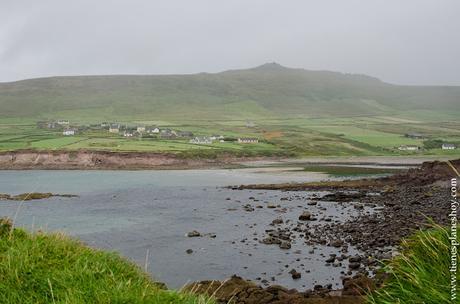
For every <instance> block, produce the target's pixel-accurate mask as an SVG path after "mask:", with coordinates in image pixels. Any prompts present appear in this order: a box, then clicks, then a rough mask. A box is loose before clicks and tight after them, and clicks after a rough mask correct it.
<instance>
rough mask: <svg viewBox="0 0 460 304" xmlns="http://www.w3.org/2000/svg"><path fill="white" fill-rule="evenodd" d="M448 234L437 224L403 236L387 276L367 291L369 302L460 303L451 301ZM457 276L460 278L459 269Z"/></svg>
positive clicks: (388, 266)
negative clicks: (408, 235) (407, 236)
mask: <svg viewBox="0 0 460 304" xmlns="http://www.w3.org/2000/svg"><path fill="white" fill-rule="evenodd" d="M449 235H450V234H449V231H448V230H447V229H446V228H443V227H440V226H434V227H433V228H432V229H429V230H425V231H419V232H418V233H416V234H415V235H414V236H412V237H410V238H408V239H406V240H404V241H403V243H402V250H401V254H400V255H398V256H397V257H395V258H394V259H393V260H391V261H390V262H389V264H387V265H386V267H385V268H384V270H385V271H386V272H387V273H389V278H388V280H387V281H386V282H385V284H384V285H383V286H382V288H380V289H378V290H376V291H375V292H374V293H372V294H370V295H368V297H367V301H368V303H372V304H390V303H391V304H395V303H427V304H428V303H433V304H440V303H460V301H459V300H458V299H457V302H456V301H453V302H452V301H451V289H450V280H451V276H450V271H449V269H450V266H451V256H450V240H449ZM458 257H459V255H458V253H457V259H458ZM456 277H457V281H459V275H458V272H457V275H456Z"/></svg>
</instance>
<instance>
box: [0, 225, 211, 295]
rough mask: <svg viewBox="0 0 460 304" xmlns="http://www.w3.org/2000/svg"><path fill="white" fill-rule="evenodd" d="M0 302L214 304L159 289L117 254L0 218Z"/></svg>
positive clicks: (159, 285)
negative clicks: (29, 230) (15, 227)
mask: <svg viewBox="0 0 460 304" xmlns="http://www.w3.org/2000/svg"><path fill="white" fill-rule="evenodd" d="M0 303H11V304H13V303H21V304H24V303H181V304H182V303H184V304H192V303H194V304H205V303H213V302H212V301H210V300H209V299H206V298H204V297H200V296H194V295H189V294H185V293H180V292H176V291H172V290H166V289H163V288H162V286H161V284H159V283H155V282H153V281H152V280H151V279H150V278H149V277H148V276H147V274H145V273H143V272H142V271H141V270H140V269H139V268H138V267H137V266H135V265H134V264H132V263H130V262H128V261H127V260H125V259H123V258H121V257H120V256H119V255H117V254H115V253H107V252H102V251H99V250H95V249H91V248H89V247H87V246H85V245H83V244H82V243H80V242H78V241H76V240H73V239H70V238H68V237H66V236H64V235H62V234H45V233H34V234H32V233H28V232H25V231H24V230H22V229H14V230H12V229H11V222H9V221H8V220H5V219H0Z"/></svg>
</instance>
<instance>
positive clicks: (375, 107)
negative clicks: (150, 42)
mask: <svg viewBox="0 0 460 304" xmlns="http://www.w3.org/2000/svg"><path fill="white" fill-rule="evenodd" d="M459 97H460V88H459V87H410V86H396V85H390V84H386V83H383V82H381V81H379V80H377V79H374V78H371V77H367V76H360V75H348V74H341V73H334V72H321V71H307V70H302V69H288V68H284V67H281V66H278V65H276V64H266V65H263V66H260V67H257V68H253V69H247V70H234V71H227V72H222V73H217V74H206V73H202V74H195V75H164V76H80V77H52V78H41V79H32V80H24V81H18V82H13V83H1V84H0V109H1V111H0V117H34V118H46V117H51V118H53V117H54V118H55V117H62V118H69V119H72V120H79V119H81V120H87V119H92V120H93V119H107V120H110V119H116V118H126V119H132V118H136V119H147V120H151V119H156V120H159V119H167V120H170V119H183V117H184V115H186V117H187V119H190V120H192V119H198V120H213V119H214V120H222V119H227V120H232V119H266V118H270V117H272V118H280V117H306V116H307V117H317V116H322V117H343V116H373V115H394V114H395V113H406V112H407V113H409V115H410V111H414V110H417V111H426V115H427V116H430V115H431V114H430V113H435V112H442V111H443V112H449V111H454V110H455V111H460V109H459V105H458V99H459Z"/></svg>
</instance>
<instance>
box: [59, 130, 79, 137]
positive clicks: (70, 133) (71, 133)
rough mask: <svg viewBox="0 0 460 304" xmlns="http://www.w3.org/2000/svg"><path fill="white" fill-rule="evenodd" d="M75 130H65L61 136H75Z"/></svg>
mask: <svg viewBox="0 0 460 304" xmlns="http://www.w3.org/2000/svg"><path fill="white" fill-rule="evenodd" d="M75 132H76V130H75V129H65V130H64V131H62V135H64V136H72V135H75Z"/></svg>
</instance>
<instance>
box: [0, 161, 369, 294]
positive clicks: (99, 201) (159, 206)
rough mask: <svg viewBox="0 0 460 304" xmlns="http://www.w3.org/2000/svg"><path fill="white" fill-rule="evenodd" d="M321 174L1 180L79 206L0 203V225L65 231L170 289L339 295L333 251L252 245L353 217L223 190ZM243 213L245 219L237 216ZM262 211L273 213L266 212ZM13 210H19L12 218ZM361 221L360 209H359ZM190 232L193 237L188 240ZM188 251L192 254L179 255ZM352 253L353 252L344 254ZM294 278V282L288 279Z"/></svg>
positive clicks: (3, 175)
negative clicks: (281, 232) (308, 225)
mask: <svg viewBox="0 0 460 304" xmlns="http://www.w3.org/2000/svg"><path fill="white" fill-rule="evenodd" d="M326 178H327V175H324V174H321V173H312V172H301V173H298V172H297V173H295V174H294V173H286V172H281V171H279V170H277V171H270V170H261V171H260V170H244V169H243V170H241V169H239V170H174V171H0V193H8V194H18V193H24V192H53V193H59V194H77V195H79V197H75V198H62V197H54V198H50V199H44V200H35V201H26V202H24V203H23V204H19V202H17V201H0V217H2V216H8V217H11V218H13V217H14V216H15V214H16V213H17V214H18V215H17V218H16V224H17V225H19V226H23V227H25V228H26V229H29V230H30V229H44V230H46V231H64V232H66V233H67V234H69V235H71V236H74V237H77V238H79V239H81V240H83V241H84V242H85V243H87V244H88V245H90V246H93V247H96V248H102V249H107V250H112V251H116V252H119V253H121V254H122V255H123V256H126V257H127V258H129V259H131V260H132V261H134V262H135V263H137V264H138V265H139V266H141V267H145V265H147V267H148V271H149V272H150V273H151V274H152V276H153V277H154V278H155V279H157V280H159V281H162V282H164V283H166V284H167V285H168V286H169V287H171V288H179V287H181V286H183V285H184V284H186V283H187V282H192V281H198V280H212V279H215V280H222V279H225V278H228V277H230V276H231V275H233V274H237V275H240V276H242V277H244V278H247V279H251V280H255V281H261V280H267V281H268V282H269V283H276V284H280V285H284V286H287V287H289V288H297V289H299V290H304V289H306V288H312V287H313V285H315V284H328V283H331V284H332V285H333V286H334V287H339V286H340V279H339V277H340V271H341V270H346V265H344V266H343V268H341V267H331V266H325V262H324V260H325V258H326V257H328V256H329V254H330V253H338V250H337V249H336V248H332V247H326V246H316V249H315V252H314V253H313V254H312V253H309V251H310V250H311V249H313V247H310V246H308V245H306V244H305V243H304V242H303V241H302V240H301V239H299V238H297V239H295V240H293V242H292V248H291V249H289V250H283V249H280V248H279V247H278V246H276V245H264V244H261V243H260V240H261V239H263V237H264V232H265V230H266V229H273V226H271V225H270V223H271V222H272V220H273V219H276V218H282V219H283V220H284V222H286V221H296V220H297V218H298V216H299V215H300V214H301V213H302V212H303V211H305V210H308V211H310V212H312V213H313V214H315V215H320V216H321V217H330V218H331V219H332V220H334V221H344V220H347V219H349V218H351V217H352V216H356V215H357V212H358V211H356V210H355V209H354V208H352V206H348V205H342V204H337V203H332V202H320V203H319V204H318V205H316V206H309V205H307V204H306V202H307V201H308V200H309V198H310V196H311V195H312V194H313V193H312V192H302V193H301V192H281V191H276V190H269V191H260V190H231V189H227V188H225V186H228V185H237V184H252V183H281V182H300V181H315V180H322V179H326ZM246 204H250V206H252V207H253V209H254V210H253V211H247V209H245V208H244V206H245V205H246ZM269 204H274V205H279V207H278V208H267V206H268V205H269ZM19 206H20V209H18V208H19ZM366 212H369V210H366ZM192 230H197V231H199V232H200V233H201V234H203V236H202V237H194V238H190V237H187V236H186V234H187V232H190V231H192ZM187 249H192V250H193V253H191V254H188V253H187V252H186V251H187ZM350 252H351V253H353V248H350ZM293 268H295V269H297V270H298V271H300V272H301V273H302V277H301V279H299V280H293V279H292V278H291V275H290V274H289V271H290V270H291V269H293Z"/></svg>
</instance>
